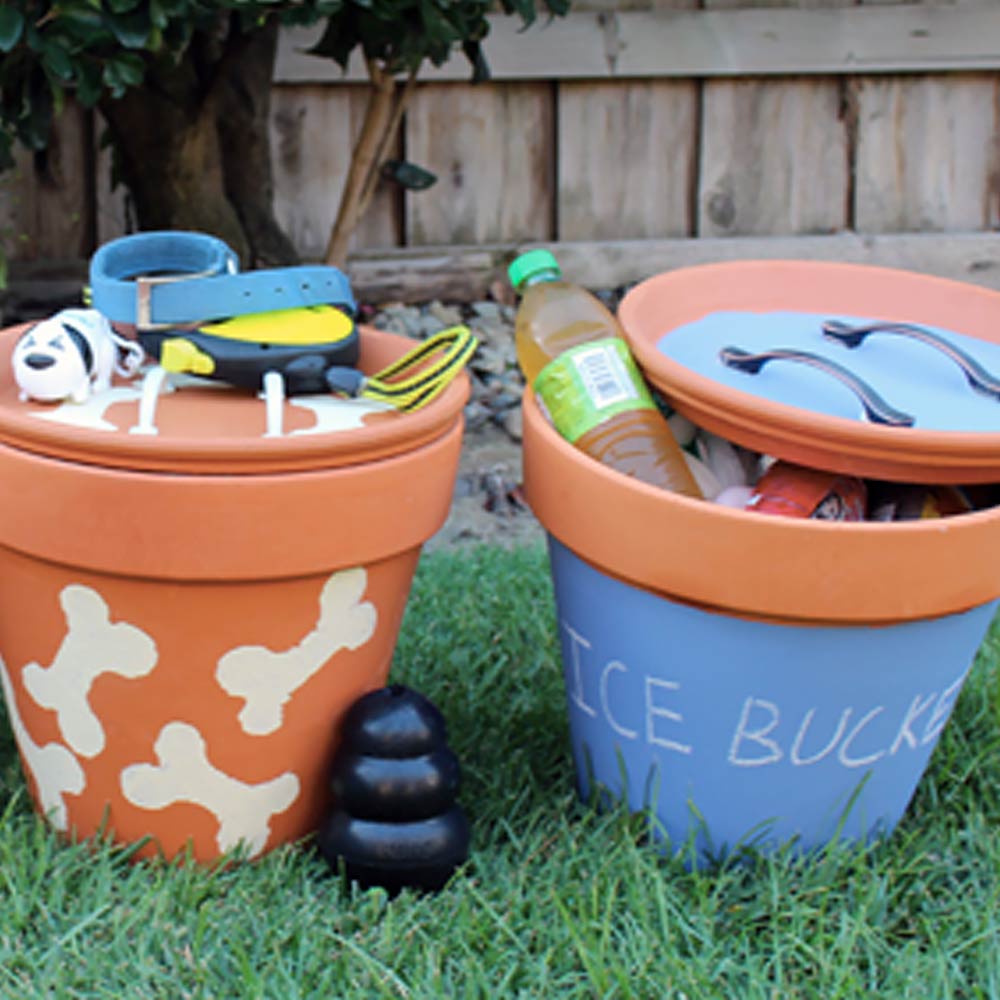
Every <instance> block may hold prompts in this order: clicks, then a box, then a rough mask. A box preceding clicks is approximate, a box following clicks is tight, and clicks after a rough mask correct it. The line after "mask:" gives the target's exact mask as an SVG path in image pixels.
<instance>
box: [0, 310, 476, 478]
mask: <svg viewBox="0 0 1000 1000" xmlns="http://www.w3.org/2000/svg"><path fill="white" fill-rule="evenodd" d="M31 325H32V324H30V323H28V324H21V325H19V326H15V327H9V328H7V329H5V330H0V444H5V445H9V446H11V447H15V448H20V449H22V450H24V451H32V452H36V453H39V454H42V455H47V456H49V457H53V458H58V459H63V460H67V461H73V462H83V463H87V464H90V465H98V466H107V467H113V468H124V469H131V470H136V471H157V472H176V473H182V474H192V473H199V474H205V475H210V474H224V475H246V474H266V473H279V472H299V471H308V470H312V469H330V468H335V467H339V466H348V465H359V464H361V463H364V462H370V461H374V460H377V459H381V458H385V457H388V456H389V455H394V454H399V453H400V452H403V451H409V450H411V449H413V448H416V447H419V446H420V445H422V444H426V443H428V442H429V441H432V440H434V439H435V438H437V437H439V436H440V435H442V434H444V433H445V432H446V431H447V430H449V429H450V428H451V427H452V426H453V425H454V424H455V422H456V421H457V420H459V419H460V418H461V413H462V408H463V406H464V405H465V401H466V398H467V396H468V391H469V383H468V377H467V376H466V375H465V374H464V373H463V374H462V375H461V376H460V377H459V378H456V379H455V380H454V381H453V382H452V383H451V384H450V385H449V386H448V387H447V388H446V389H445V390H444V391H443V392H442V393H441V395H440V396H438V397H437V398H436V399H434V400H433V401H432V402H431V403H429V404H427V405H426V406H424V407H423V408H421V409H419V410H416V411H413V412H409V413H401V412H399V411H398V410H395V409H393V408H391V407H389V406H387V405H386V404H383V403H377V402H374V401H371V400H366V399H358V400H342V399H336V398H335V397H333V396H331V395H327V394H323V395H308V396H292V397H290V398H287V399H284V401H283V403H282V404H281V405H282V415H281V416H282V420H281V424H282V433H281V435H280V436H268V434H267V414H266V403H265V401H264V399H263V398H261V397H260V396H258V395H257V394H255V393H253V392H249V391H247V390H244V389H239V388H235V387H232V386H228V385H224V384H222V383H219V382H215V381H209V380H207V379H198V378H194V377H191V376H177V375H171V376H169V378H168V380H167V381H166V382H165V383H164V385H163V387H162V388H161V391H160V394H159V396H158V397H157V403H156V417H155V424H156V432H155V433H153V434H150V433H139V432H138V429H139V428H140V424H141V421H140V399H141V389H142V381H143V375H142V373H140V375H139V376H138V377H136V378H134V379H131V380H127V379H122V378H118V377H117V376H116V377H115V379H114V380H113V382H112V385H111V387H110V388H109V389H107V390H104V391H103V392H98V393H94V394H93V395H91V397H90V398H89V399H88V400H87V401H86V402H83V403H76V402H72V401H66V402H62V403H39V402H34V401H31V400H28V401H22V400H21V399H20V398H19V397H18V387H17V385H16V383H15V380H14V376H13V373H12V370H11V354H12V351H13V349H14V345H15V344H16V342H17V340H18V338H19V337H20V336H21V334H22V333H24V331H25V330H26V329H28V328H29V327H30V326H31ZM359 329H360V335H361V336H360V347H361V352H360V359H359V362H358V367H359V368H360V369H361V370H362V371H363V372H365V373H373V372H378V371H381V370H382V369H383V368H385V367H386V366H387V365H389V364H390V363H391V362H393V361H395V360H396V359H397V358H399V357H401V356H402V355H403V354H405V353H406V352H407V351H409V350H411V349H412V348H413V347H414V346H415V342H414V341H413V340H411V339H410V338H407V337H402V336H399V335H397V334H392V333H386V332H383V331H380V330H375V329H373V328H371V327H360V328H359Z"/></svg>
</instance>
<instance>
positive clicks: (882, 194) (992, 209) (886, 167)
mask: <svg viewBox="0 0 1000 1000" xmlns="http://www.w3.org/2000/svg"><path fill="white" fill-rule="evenodd" d="M857 93H858V98H857V103H858V149H857V195H856V209H855V218H856V225H857V227H858V228H859V229H862V230H864V231H866V232H893V231H894V232H908V231H916V230H961V229H992V228H996V226H997V225H998V224H1000V206H998V199H1000V192H998V172H1000V155H998V145H997V144H998V136H1000V117H998V101H1000V86H998V82H997V79H996V77H995V76H992V75H989V76H986V75H978V74H976V75H970V76H968V77H966V76H963V77H961V78H958V79H956V78H955V77H943V76H930V77H899V78H890V79H882V78H874V77H873V78H870V79H867V80H864V81H859V84H858V88H857Z"/></svg>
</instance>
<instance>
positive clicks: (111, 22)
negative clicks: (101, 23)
mask: <svg viewBox="0 0 1000 1000" xmlns="http://www.w3.org/2000/svg"><path fill="white" fill-rule="evenodd" d="M107 25H108V27H109V28H110V29H111V31H112V32H113V33H114V36H115V38H117V39H118V41H119V42H121V44H122V45H124V46H125V48H127V49H142V48H145V47H146V43H147V42H148V40H149V34H150V30H151V29H152V26H153V25H152V22H151V21H150V18H149V11H146V10H137V11H133V12H131V13H128V14H120V15H118V16H117V17H109V18H108V19H107Z"/></svg>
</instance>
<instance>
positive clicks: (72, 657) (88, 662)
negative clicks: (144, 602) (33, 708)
mask: <svg viewBox="0 0 1000 1000" xmlns="http://www.w3.org/2000/svg"><path fill="white" fill-rule="evenodd" d="M59 602H60V604H61V605H62V609H63V613H64V614H65V616H66V636H65V638H64V639H63V641H62V643H61V645H60V646H59V649H58V650H57V652H56V655H55V658H54V659H53V660H52V663H51V664H50V665H49V666H48V667H43V666H41V665H40V664H38V663H29V664H27V665H26V666H25V668H24V670H23V671H22V673H21V679H22V680H23V682H24V686H25V688H26V689H27V691H28V694H30V695H31V697H32V698H34V699H35V702H36V703H37V704H38V705H40V706H41V707H42V708H48V709H51V710H52V711H54V712H55V713H56V718H57V720H58V722H59V729H60V730H61V732H62V735H63V739H64V740H65V741H66V743H67V744H68V745H69V746H70V747H72V748H73V750H75V751H76V752H77V753H78V754H80V756H81V757H96V756H97V755H98V754H99V753H100V752H101V751H102V750H103V749H104V744H105V733H104V726H103V725H102V724H101V720H100V719H98V718H97V716H96V715H95V714H94V711H93V709H92V708H91V707H90V702H89V700H88V697H89V695H90V689H91V686H92V685H93V683H94V681H95V680H96V679H97V678H98V677H100V676H101V675H102V674H107V673H111V674H117V675H119V676H121V677H127V678H136V677H144V676H146V675H147V674H149V673H151V672H152V670H153V668H154V667H155V666H156V661H157V651H156V644H155V643H154V642H153V640H152V639H151V638H150V637H149V636H148V635H146V633H145V632H143V631H142V629H140V628H137V627H136V626H135V625H130V624H129V623H128V622H115V623H112V622H111V620H110V613H109V611H108V606H107V604H106V603H105V601H104V598H103V597H101V595H100V594H99V593H98V592H97V591H96V590H92V589H91V588H90V587H85V586H83V585H82V584H70V585H69V586H68V587H64V588H63V590H62V592H61V593H60V595H59Z"/></svg>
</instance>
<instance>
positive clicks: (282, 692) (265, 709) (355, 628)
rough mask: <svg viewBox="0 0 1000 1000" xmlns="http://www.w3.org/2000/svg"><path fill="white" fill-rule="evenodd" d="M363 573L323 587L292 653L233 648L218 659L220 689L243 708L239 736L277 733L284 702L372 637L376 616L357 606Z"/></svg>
mask: <svg viewBox="0 0 1000 1000" xmlns="http://www.w3.org/2000/svg"><path fill="white" fill-rule="evenodd" d="M367 584H368V573H367V572H366V570H365V569H364V568H362V567H356V568H354V569H347V570H340V571H339V572H337V573H334V574H333V575H332V576H331V577H330V579H329V580H327V581H326V583H325V584H324V585H323V590H322V593H321V594H320V599H319V607H320V611H319V619H318V621H317V622H316V627H315V629H313V630H312V631H311V632H310V633H308V634H307V635H306V636H304V637H303V639H302V641H301V642H299V643H298V644H297V645H295V646H293V647H292V648H291V649H286V650H282V651H280V652H275V651H274V650H271V649H267V648H266V647H265V646H237V647H236V648H235V649H231V650H230V651H229V652H228V653H225V654H224V655H223V656H222V657H220V659H219V664H218V667H217V668H216V671H215V676H216V679H217V680H218V682H219V685H220V686H221V687H222V689H223V690H224V691H226V692H227V693H228V694H231V695H234V696H236V697H238V698H242V699H243V700H244V702H245V704H244V706H243V708H242V709H241V710H240V713H239V722H240V725H241V726H242V727H243V731H244V732H246V733H249V734H251V735H253V736H265V735H267V734H268V733H273V732H275V731H276V730H278V729H280V728H281V720H282V715H283V712H284V706H285V704H286V702H287V701H288V700H289V698H291V696H292V694H293V693H294V692H295V691H296V690H298V688H300V687H301V686H302V685H303V684H305V683H306V681H308V680H309V679H310V678H311V677H312V676H313V675H314V674H316V673H317V672H318V671H319V670H321V669H322V668H323V667H324V666H325V665H326V663H327V661H328V660H329V659H330V658H331V657H332V656H333V655H334V654H335V653H337V652H338V651H339V650H341V649H357V648H359V647H360V646H362V645H364V644H365V643H366V642H367V641H368V640H369V639H370V638H371V637H372V635H374V633H375V626H376V622H377V620H378V613H377V612H376V610H375V606H374V605H373V604H372V603H371V602H369V601H362V600H361V598H362V597H363V596H364V592H365V587H366V586H367Z"/></svg>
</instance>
